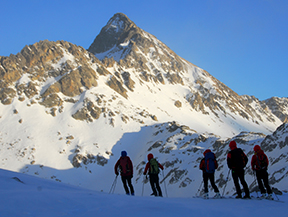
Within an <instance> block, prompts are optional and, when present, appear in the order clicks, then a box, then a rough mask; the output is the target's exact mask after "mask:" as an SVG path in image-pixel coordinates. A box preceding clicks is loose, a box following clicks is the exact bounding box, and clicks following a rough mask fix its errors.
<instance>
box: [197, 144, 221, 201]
mask: <svg viewBox="0 0 288 217" xmlns="http://www.w3.org/2000/svg"><path fill="white" fill-rule="evenodd" d="M203 155H204V158H203V159H202V160H201V162H200V165H199V168H200V170H202V171H203V182H204V198H205V199H208V198H209V194H208V180H210V183H211V185H212V187H213V189H214V192H215V193H216V194H215V196H214V198H220V193H219V190H218V188H217V186H216V185H215V177H214V174H215V169H217V168H218V163H217V160H216V157H215V154H214V153H213V152H211V150H210V149H207V150H206V151H204V153H203Z"/></svg>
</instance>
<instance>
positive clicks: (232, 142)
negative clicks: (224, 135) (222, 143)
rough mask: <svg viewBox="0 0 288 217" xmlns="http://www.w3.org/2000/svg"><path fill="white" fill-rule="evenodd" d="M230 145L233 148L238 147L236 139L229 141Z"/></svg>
mask: <svg viewBox="0 0 288 217" xmlns="http://www.w3.org/2000/svg"><path fill="white" fill-rule="evenodd" d="M229 147H230V149H231V150H233V149H235V148H237V144H236V142H235V141H231V142H230V143H229Z"/></svg>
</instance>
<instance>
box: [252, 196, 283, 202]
mask: <svg viewBox="0 0 288 217" xmlns="http://www.w3.org/2000/svg"><path fill="white" fill-rule="evenodd" d="M252 198H253V199H256V200H270V201H275V202H280V203H285V201H282V200H275V199H274V198H265V197H263V198H262V197H252Z"/></svg>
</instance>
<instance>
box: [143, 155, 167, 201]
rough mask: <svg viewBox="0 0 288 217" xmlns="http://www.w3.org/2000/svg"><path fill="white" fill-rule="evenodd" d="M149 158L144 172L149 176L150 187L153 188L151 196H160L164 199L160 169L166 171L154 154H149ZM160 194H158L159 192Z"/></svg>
mask: <svg viewBox="0 0 288 217" xmlns="http://www.w3.org/2000/svg"><path fill="white" fill-rule="evenodd" d="M147 158H148V162H147V164H146V167H145V170H144V175H146V173H147V171H148V174H149V179H150V185H151V188H152V191H153V193H152V194H151V195H154V196H155V197H156V196H159V197H162V191H161V188H160V185H159V176H158V174H159V172H160V170H159V168H161V169H162V170H163V169H164V168H163V166H162V165H161V164H160V163H158V161H157V160H156V159H155V158H154V156H153V154H151V153H150V154H148V156H147ZM156 189H157V191H158V193H157V191H156Z"/></svg>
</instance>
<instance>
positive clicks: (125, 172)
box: [114, 151, 134, 195]
mask: <svg viewBox="0 0 288 217" xmlns="http://www.w3.org/2000/svg"><path fill="white" fill-rule="evenodd" d="M118 169H119V170H120V174H121V180H122V182H123V186H124V189H125V192H126V194H127V195H130V193H131V195H134V188H133V185H132V178H133V164H132V161H131V160H130V158H129V157H128V156H127V152H126V151H122V152H121V157H120V158H119V160H118V161H117V163H116V164H115V167H114V171H115V174H116V176H118V175H119V172H118ZM127 183H128V186H129V188H130V192H129V189H128V187H127Z"/></svg>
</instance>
